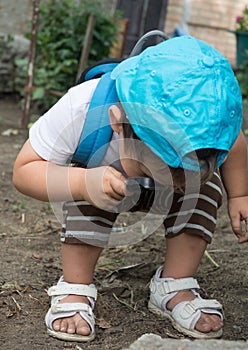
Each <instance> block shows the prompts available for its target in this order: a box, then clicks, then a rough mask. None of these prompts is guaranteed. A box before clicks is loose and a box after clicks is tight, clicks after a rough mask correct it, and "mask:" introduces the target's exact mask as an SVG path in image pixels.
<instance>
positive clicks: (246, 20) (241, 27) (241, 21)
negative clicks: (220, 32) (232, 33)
mask: <svg viewBox="0 0 248 350" xmlns="http://www.w3.org/2000/svg"><path fill="white" fill-rule="evenodd" d="M235 30H236V31H237V32H247V31H248V5H247V6H245V8H244V10H243V12H242V15H241V16H237V17H236V25H235Z"/></svg>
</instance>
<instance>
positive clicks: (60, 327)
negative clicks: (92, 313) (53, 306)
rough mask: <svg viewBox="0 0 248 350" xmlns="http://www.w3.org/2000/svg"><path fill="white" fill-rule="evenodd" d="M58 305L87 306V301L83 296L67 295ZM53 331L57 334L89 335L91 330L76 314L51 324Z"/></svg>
mask: <svg viewBox="0 0 248 350" xmlns="http://www.w3.org/2000/svg"><path fill="white" fill-rule="evenodd" d="M60 303H85V304H89V300H88V299H87V298H86V297H84V296H79V295H68V296H67V297H65V298H64V299H62V300H61V301H60ZM53 329H54V330H55V331H57V332H63V333H69V334H74V333H76V334H80V335H89V334H90V332H91V330H90V327H89V325H88V323H87V322H86V321H85V320H84V319H83V318H82V317H81V316H80V314H79V313H76V314H75V315H74V316H71V317H65V318H59V319H57V320H55V321H54V322H53Z"/></svg>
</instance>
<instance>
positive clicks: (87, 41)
mask: <svg viewBox="0 0 248 350" xmlns="http://www.w3.org/2000/svg"><path fill="white" fill-rule="evenodd" d="M95 24H96V15H95V14H94V13H91V14H90V16H89V19H88V23H87V29H86V33H85V38H84V43H83V48H82V52H81V57H80V63H79V66H78V72H77V78H76V81H78V79H79V78H80V75H81V73H82V71H83V70H84V69H85V68H86V65H87V61H88V57H89V53H90V47H91V43H92V38H93V30H94V27H95Z"/></svg>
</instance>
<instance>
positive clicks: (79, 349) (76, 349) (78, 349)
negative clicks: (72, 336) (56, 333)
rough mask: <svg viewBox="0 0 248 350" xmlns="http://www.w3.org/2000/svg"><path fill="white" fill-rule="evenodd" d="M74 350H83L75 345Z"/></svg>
mask: <svg viewBox="0 0 248 350" xmlns="http://www.w3.org/2000/svg"><path fill="white" fill-rule="evenodd" d="M75 350H83V348H81V346H79V345H76V346H75Z"/></svg>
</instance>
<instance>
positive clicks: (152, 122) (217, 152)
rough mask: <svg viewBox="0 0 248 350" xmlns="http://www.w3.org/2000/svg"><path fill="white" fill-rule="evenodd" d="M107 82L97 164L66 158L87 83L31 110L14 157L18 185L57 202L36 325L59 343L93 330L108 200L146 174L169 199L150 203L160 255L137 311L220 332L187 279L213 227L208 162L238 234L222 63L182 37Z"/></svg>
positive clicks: (242, 205)
mask: <svg viewBox="0 0 248 350" xmlns="http://www.w3.org/2000/svg"><path fill="white" fill-rule="evenodd" d="M112 79H114V80H115V82H116V91H117V95H118V98H119V101H120V102H119V104H118V105H111V106H110V107H109V118H110V123H111V127H112V129H113V136H112V139H111V142H110V143H109V145H108V149H107V152H106V154H105V156H104V159H103V160H102V163H101V165H100V166H98V167H95V168H87V167H77V166H70V164H68V159H70V157H71V156H72V155H73V154H74V152H75V150H76V148H77V145H78V143H79V139H80V135H81V132H82V129H83V127H84V121H85V116H86V112H87V109H88V106H89V102H90V100H91V97H92V94H93V92H94V90H95V88H96V86H97V84H98V83H99V79H95V80H90V81H88V82H85V83H82V84H80V85H78V86H75V87H73V88H72V89H70V90H69V92H68V93H67V94H66V95H65V96H64V97H62V99H61V100H60V101H59V102H58V103H57V104H56V105H55V106H54V107H52V108H51V109H50V110H49V111H48V112H47V113H46V114H45V115H44V116H42V117H41V118H40V119H39V120H38V121H37V122H36V123H35V124H34V125H33V126H32V128H31V130H30V138H29V140H27V142H26V143H25V144H24V146H23V148H22V150H21V151H20V154H19V155H18V157H17V159H16V162H15V166H14V176H13V181H14V184H15V186H16V188H17V189H18V190H19V191H21V192H22V193H24V194H26V195H28V196H31V197H34V198H37V199H39V200H43V201H64V202H65V204H64V209H65V213H66V218H65V228H64V236H63V243H62V268H63V277H61V279H60V280H59V282H58V284H57V285H56V286H54V287H51V288H50V289H49V291H48V294H49V295H50V296H52V307H51V308H50V310H49V311H48V313H47V315H46V325H47V329H48V332H49V334H50V335H52V336H54V337H57V338H59V339H65V340H71V341H73V340H75V341H90V340H92V339H93V338H94V337H95V329H94V315H93V309H94V301H95V300H96V295H97V292H96V287H95V285H94V284H93V274H94V269H95V266H96V263H97V260H98V258H99V256H100V254H101V251H102V249H103V247H104V246H106V245H107V243H108V239H109V234H110V231H111V227H112V225H113V223H114V221H115V219H116V217H117V215H118V205H119V204H120V203H121V202H123V201H122V200H123V198H125V195H126V194H127V195H128V196H129V197H130V195H131V194H130V193H126V183H127V179H128V178H129V177H151V178H153V179H154V180H155V183H158V184H159V186H160V187H161V186H163V187H164V188H165V189H169V190H172V192H173V196H171V192H170V191H168V193H169V194H168V198H169V197H170V200H167V199H168V198H165V201H164V203H162V202H161V199H160V204H161V206H160V211H161V217H162V222H163V223H164V226H165V231H166V256H165V261H164V264H163V266H161V267H159V268H158V270H157V272H156V274H155V276H154V277H153V278H152V281H151V283H150V293H151V294H150V301H149V304H148V307H149V309H150V310H151V311H152V312H154V313H156V314H159V315H162V316H164V317H165V318H168V319H170V320H171V322H172V324H173V326H174V327H175V328H177V329H178V330H179V331H181V332H183V333H184V334H186V335H190V336H192V337H195V338H217V337H220V336H221V335H222V327H223V317H222V314H221V305H220V304H219V303H218V302H217V301H216V300H205V299H202V298H201V297H200V295H199V294H198V292H197V291H196V289H199V285H198V283H197V281H196V280H195V279H194V278H193V276H194V274H195V273H196V270H197V268H198V266H199V264H200V261H201V258H202V256H203V254H204V251H205V249H206V246H207V244H208V243H210V242H211V239H212V234H213V232H214V230H215V225H216V214H217V208H218V207H219V206H220V204H221V197H222V191H221V181H220V177H219V174H218V171H217V169H218V168H219V171H220V175H221V180H222V181H223V184H224V187H225V190H226V192H227V198H228V209H229V216H230V219H231V224H232V228H233V231H234V233H235V235H236V236H237V238H238V242H239V243H244V242H247V241H248V186H247V149H246V142H245V139H244V136H243V134H242V132H241V123H242V117H241V114H242V108H241V106H242V101H241V96H240V91H239V87H238V84H237V82H236V79H235V77H234V75H233V72H232V69H231V67H230V65H229V63H228V62H227V60H226V59H225V58H224V57H223V56H222V55H221V54H220V53H219V52H218V51H216V50H215V49H214V48H212V47H210V46H209V45H208V44H206V43H204V42H202V41H200V40H197V39H195V38H193V37H190V36H184V37H180V38H174V39H170V40H167V41H165V42H163V43H160V44H158V45H156V46H153V47H150V48H147V49H146V50H144V51H143V52H142V53H141V54H140V55H138V56H135V57H132V58H129V59H127V60H125V61H123V62H122V63H120V64H119V65H118V66H117V67H116V68H115V69H114V71H113V72H112ZM92 117H93V116H92ZM128 196H127V197H128ZM131 197H132V196H131ZM129 208H130V207H129ZM127 209H128V208H127ZM141 209H142V208H141ZM242 220H244V221H245V223H246V232H245V233H242V230H241V221H242Z"/></svg>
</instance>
